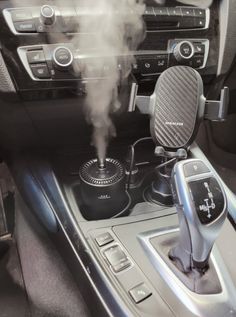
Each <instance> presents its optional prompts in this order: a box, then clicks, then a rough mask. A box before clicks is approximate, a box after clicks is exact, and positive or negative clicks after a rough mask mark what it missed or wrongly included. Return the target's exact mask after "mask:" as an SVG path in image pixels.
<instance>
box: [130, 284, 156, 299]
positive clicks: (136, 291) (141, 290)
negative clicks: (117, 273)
mask: <svg viewBox="0 0 236 317" xmlns="http://www.w3.org/2000/svg"><path fill="white" fill-rule="evenodd" d="M129 293H130V295H131V297H132V298H133V300H134V302H135V303H136V304H138V303H140V302H142V301H143V300H145V299H146V298H148V297H149V296H151V295H152V292H151V291H150V290H149V289H148V288H147V286H146V285H145V284H144V283H142V284H140V285H138V286H135V287H134V288H132V289H131V290H130V291H129Z"/></svg>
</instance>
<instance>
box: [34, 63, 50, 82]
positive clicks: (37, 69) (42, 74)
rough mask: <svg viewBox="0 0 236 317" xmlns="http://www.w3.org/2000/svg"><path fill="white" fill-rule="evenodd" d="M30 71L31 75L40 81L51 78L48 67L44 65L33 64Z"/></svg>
mask: <svg viewBox="0 0 236 317" xmlns="http://www.w3.org/2000/svg"><path fill="white" fill-rule="evenodd" d="M31 70H32V73H33V75H34V76H35V77H36V78H40V79H47V78H51V76H50V74H49V71H48V66H47V64H45V63H42V64H34V65H32V66H31Z"/></svg>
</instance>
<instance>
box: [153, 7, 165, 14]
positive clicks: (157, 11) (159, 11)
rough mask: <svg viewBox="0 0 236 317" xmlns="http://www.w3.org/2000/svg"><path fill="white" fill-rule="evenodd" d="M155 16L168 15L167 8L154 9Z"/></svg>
mask: <svg viewBox="0 0 236 317" xmlns="http://www.w3.org/2000/svg"><path fill="white" fill-rule="evenodd" d="M154 12H155V14H156V15H169V13H168V10H167V8H154Z"/></svg>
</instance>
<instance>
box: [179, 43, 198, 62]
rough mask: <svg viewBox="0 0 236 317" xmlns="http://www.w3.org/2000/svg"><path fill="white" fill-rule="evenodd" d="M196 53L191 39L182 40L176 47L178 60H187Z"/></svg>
mask: <svg viewBox="0 0 236 317" xmlns="http://www.w3.org/2000/svg"><path fill="white" fill-rule="evenodd" d="M193 55H194V46H193V44H192V43H191V42H189V41H182V42H180V43H178V44H177V45H176V46H175V48H174V56H175V58H176V60H177V61H178V62H185V61H187V60H189V59H191V58H192V57H193Z"/></svg>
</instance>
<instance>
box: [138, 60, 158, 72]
mask: <svg viewBox="0 0 236 317" xmlns="http://www.w3.org/2000/svg"><path fill="white" fill-rule="evenodd" d="M138 65H139V69H140V72H141V74H143V75H148V74H156V73H157V66H156V60H155V59H154V58H153V59H149V58H147V59H140V60H138Z"/></svg>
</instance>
